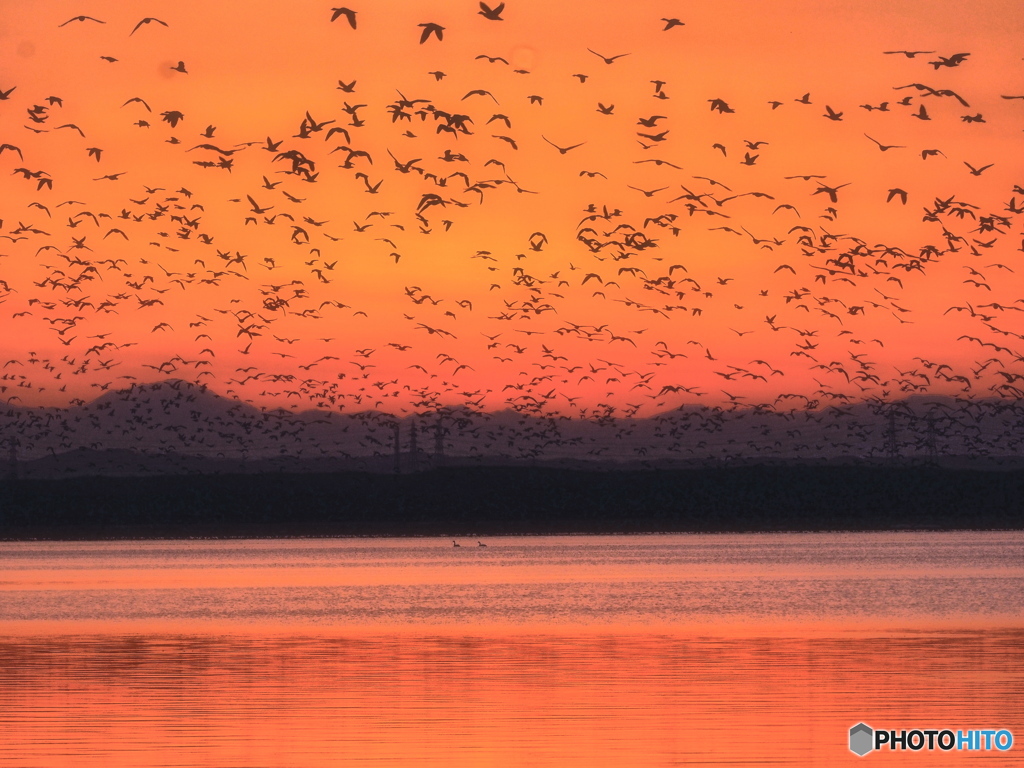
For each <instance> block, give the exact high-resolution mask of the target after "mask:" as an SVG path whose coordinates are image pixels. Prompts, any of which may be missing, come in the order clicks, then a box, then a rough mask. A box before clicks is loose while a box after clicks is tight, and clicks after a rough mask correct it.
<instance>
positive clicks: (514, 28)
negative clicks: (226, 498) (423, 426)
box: [0, 0, 1024, 415]
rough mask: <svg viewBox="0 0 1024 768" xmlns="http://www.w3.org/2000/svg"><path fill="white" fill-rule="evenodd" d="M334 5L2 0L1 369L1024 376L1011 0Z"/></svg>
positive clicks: (569, 392)
mask: <svg viewBox="0 0 1024 768" xmlns="http://www.w3.org/2000/svg"><path fill="white" fill-rule="evenodd" d="M497 6H498V4H497V3H495V4H494V6H493V8H497ZM338 7H340V6H338ZM346 10H351V11H353V12H354V15H353V16H352V18H353V19H354V22H355V24H354V28H353V25H352V24H351V23H350V21H349V15H348V14H347V13H341V12H337V11H335V7H334V6H332V5H331V4H329V3H301V4H297V5H294V4H283V3H276V2H268V1H266V0H254V1H253V2H246V3H234V2H213V3H197V2H179V3H174V4H145V3H141V4H140V3H132V4H126V3H123V2H113V1H111V2H95V1H93V0H88V1H87V2H76V3H64V2H51V3H46V4H40V3H35V2H29V1H28V0H4V1H3V2H0V96H2V97H3V100H2V101H0V144H2V145H3V147H2V148H3V152H2V153H0V220H2V227H0V317H2V318H3V320H2V325H0V328H2V329H3V330H2V334H0V365H2V366H3V372H2V374H3V376H4V381H2V382H0V385H2V386H3V387H4V390H3V392H2V395H0V397H2V398H3V399H5V400H7V399H8V398H16V399H13V400H11V402H14V403H18V404H21V405H66V404H69V403H72V402H75V401H77V400H85V401H88V400H91V399H93V398H95V397H96V396H97V395H99V394H100V393H101V391H102V390H105V389H119V388H124V387H128V386H130V385H131V384H132V383H136V382H150V381H159V380H162V379H167V378H173V379H185V380H188V381H192V382H199V383H203V384H205V385H207V386H208V387H210V388H211V389H213V390H214V391H216V392H219V393H220V394H224V395H228V396H234V397H238V398H240V399H242V400H245V401H248V402H251V403H253V404H257V405H266V406H283V407H295V408H300V409H304V408H313V407H320V408H326V409H329V410H334V411H337V410H345V411H347V412H351V411H358V410H365V409H371V408H375V409H377V410H381V411H388V412H393V413H408V412H411V411H423V410H429V409H431V408H433V407H436V406H438V405H453V404H460V403H470V404H472V405H473V406H474V407H476V408H479V409H483V410H500V409H503V408H508V407H510V406H513V407H518V408H522V409H533V410H538V411H545V412H554V411H558V412H561V413H565V414H571V415H588V414H593V413H595V412H598V411H602V410H604V409H607V408H608V407H614V408H615V409H617V411H618V412H620V413H621V412H622V411H623V410H625V411H626V412H639V413H640V414H651V413H656V412H659V411H663V410H666V409H669V408H672V407H676V406H679V405H681V404H683V403H688V402H701V403H708V404H721V403H728V402H730V400H733V401H737V402H740V403H743V404H757V403H769V404H771V403H774V402H776V398H778V397H779V395H782V394H797V395H802V396H804V397H805V398H806V401H808V402H811V403H812V404H822V405H823V404H830V403H833V402H836V401H837V400H846V399H847V398H849V399H852V400H862V399H867V398H881V399H893V398H896V397H901V396H904V395H906V394H911V393H929V394H930V393H942V394H965V395H968V396H975V397H1004V398H1010V399H1014V400H1016V399H1020V398H1021V397H1024V365H1022V362H1024V358H1022V354H1024V321H1022V315H1024V291H1022V290H1021V289H1022V287H1024V263H1022V260H1021V253H1022V250H1024V234H1022V230H1021V226H1020V214H1019V212H1020V211H1022V210H1024V188H1022V185H1024V152H1022V151H1021V150H1022V142H1021V137H1022V130H1024V44H1022V43H1021V41H1022V40H1024V8H1022V7H1021V6H1020V4H1019V3H1015V2H1010V1H1009V0H999V1H998V2H996V1H987V2H986V1H981V2H974V3H970V4H965V3H953V2H944V1H943V2H936V1H935V0H929V2H923V0H917V1H914V2H898V3H892V2H880V1H876V0H865V1H864V2H857V3H839V2H808V1H806V0H804V1H802V2H797V1H795V0H790V1H786V0H783V1H780V2H774V3H770V4H751V3H741V2H732V1H725V2H716V3H705V4H678V3H670V2H648V1H646V0H645V2H641V3H637V4H626V3H606V2H591V3H586V4H583V3H550V2H538V1H536V0H508V1H507V2H506V3H505V4H504V8H503V9H502V10H501V11H500V13H498V14H491V15H497V16H499V17H500V19H490V18H487V17H486V15H485V14H484V13H483V12H482V11H481V6H480V4H478V3H475V2H468V1H460V2H411V1H403V2H396V1H394V0H384V1H380V0H378V1H377V2H373V3H367V4H365V5H358V4H356V5H352V6H350V7H348V8H347V9H346ZM149 14H153V16H150V15H149ZM332 16H337V18H335V19H333V20H332ZM673 20H678V22H680V23H674V22H673ZM427 24H434V25H439V26H440V27H441V28H443V32H442V35H441V36H442V39H438V38H437V36H436V35H429V37H428V38H427V39H425V40H423V41H422V42H421V35H423V34H427V33H428V32H429V31H430V29H431V27H427V26H424V25H427ZM901 51H909V52H918V51H919V52H921V53H917V54H916V55H913V56H910V55H908V54H905V53H900V52H901ZM887 52H889V53H887ZM894 52H895V53H894ZM613 57H614V58H613ZM869 107H870V109H869ZM570 147H572V148H571V149H570ZM926 150H934V151H933V152H927V151H926ZM904 196H905V198H906V202H905V203H904V202H903V197H904ZM833 198H834V199H833Z"/></svg>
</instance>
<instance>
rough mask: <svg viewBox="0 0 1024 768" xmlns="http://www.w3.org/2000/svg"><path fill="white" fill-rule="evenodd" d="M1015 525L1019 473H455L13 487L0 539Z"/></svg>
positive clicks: (1022, 506)
mask: <svg viewBox="0 0 1024 768" xmlns="http://www.w3.org/2000/svg"><path fill="white" fill-rule="evenodd" d="M1021 529H1024V471H1004V472H999V473H992V472H987V471H984V470H950V469H941V468H935V467H900V468H893V467H888V468H886V467H849V466H832V467H821V466H818V467H808V466H802V467H800V466H797V467H793V466H790V467H778V466H749V467H733V468H713V469H680V470H654V471H650V470H645V471H619V472H600V471H587V470H578V469H553V468H547V467H533V468H531V467H468V468H467V467H450V468H443V469H435V470H431V471H428V472H420V473H415V474H403V475H391V476H382V475H379V474H373V473H359V472H341V473H319V474H317V473H302V474H287V473H274V474H263V475H187V476H155V477H84V478H65V479H61V480H35V479H21V480H15V481H8V482H6V483H3V484H2V485H0V540H8V541H10V540H31V539H37V540H43V539H48V540H114V539H139V538H143V539H160V538H165V539H166V538H174V539H182V538H184V539H187V538H225V539H236V538H321V537H330V538H338V537H351V538H358V537H417V536H449V537H453V538H458V537H487V536H509V535H568V534H581V535H587V534H597V535H599V534H657V533H754V532H813V531H849V532H855V531H903V530H906V531H926V530H931V531H954V530H977V531H984V530H1021Z"/></svg>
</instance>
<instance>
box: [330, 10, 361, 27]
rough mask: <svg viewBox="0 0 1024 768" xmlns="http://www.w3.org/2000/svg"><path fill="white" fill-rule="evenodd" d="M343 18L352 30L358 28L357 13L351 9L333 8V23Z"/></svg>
mask: <svg viewBox="0 0 1024 768" xmlns="http://www.w3.org/2000/svg"><path fill="white" fill-rule="evenodd" d="M342 16H344V17H345V20H346V21H347V22H348V25H349V26H350V27H352V29H355V28H356V12H355V11H353V10H352V9H351V8H331V21H337V20H338V19H340V18H341V17H342Z"/></svg>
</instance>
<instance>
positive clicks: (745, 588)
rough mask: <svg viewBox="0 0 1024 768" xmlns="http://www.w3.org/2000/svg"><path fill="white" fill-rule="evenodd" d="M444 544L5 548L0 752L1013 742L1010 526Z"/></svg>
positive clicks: (1021, 720)
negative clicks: (994, 732) (995, 732)
mask: <svg viewBox="0 0 1024 768" xmlns="http://www.w3.org/2000/svg"><path fill="white" fill-rule="evenodd" d="M456 543H458V544H459V545H460V546H458V547H456V546H454V545H453V542H452V540H450V539H276V540H219V541H212V540H192V541H145V542H142V541H112V542H8V543H0V765H3V766H33V767H34V766H328V765H350V764H356V765H417V766H419V765H427V766H431V765H437V766H441V765H444V766H452V765H455V766H463V765H465V766H555V765H557V766H577V765H579V766H588V768H593V766H604V765H609V766H613V765H614V766H634V765H635V766H668V765H679V764H691V763H693V764H703V765H742V764H748V763H772V764H778V765H835V764H843V763H849V764H854V763H856V762H857V761H859V760H861V759H862V758H859V757H856V756H855V755H854V754H853V753H852V752H850V750H849V748H848V732H849V729H850V727H851V726H853V725H854V724H856V723H858V722H861V721H863V722H865V723H867V724H869V725H871V726H873V727H875V728H878V729H895V730H898V729H907V730H912V729H926V728H937V729H943V728H949V729H953V730H957V729H962V730H968V729H1000V728H1005V729H1007V730H1009V731H1010V732H1012V733H1013V734H1014V736H1015V737H1016V738H1017V739H1018V740H1019V739H1021V738H1024V714H1022V712H1024V708H1022V707H1021V705H1020V701H1021V699H1022V697H1024V613H1022V603H1024V601H1022V595H1024V533H1021V532H1009V533H999V532H990V533H969V532H957V533H927V532H898V533H858V534H820V533H815V534H760V535H755V534H749V535H746V534H745V535H650V536H600V537H598V536H561V537H508V538H489V539H484V540H482V541H479V542H478V540H476V539H460V540H458V541H457V542H456ZM481 544H483V545H486V546H481ZM1022 755H1024V745H1022V743H1021V742H1019V741H1018V743H1015V744H1014V745H1013V747H1012V748H1011V749H1009V750H1008V751H1005V752H1004V751H998V750H995V749H992V750H989V751H988V752H985V751H974V752H966V751H957V750H952V751H948V752H946V751H940V750H934V751H925V752H922V753H920V754H918V753H916V752H889V751H885V752H883V753H880V754H878V755H869V756H868V757H867V758H863V759H869V760H883V761H885V762H887V763H889V762H891V763H898V764H903V763H908V762H910V761H918V762H919V761H927V763H928V765H954V764H955V765H963V764H965V762H966V763H970V762H973V761H975V760H979V759H998V760H999V765H1024V759H1022Z"/></svg>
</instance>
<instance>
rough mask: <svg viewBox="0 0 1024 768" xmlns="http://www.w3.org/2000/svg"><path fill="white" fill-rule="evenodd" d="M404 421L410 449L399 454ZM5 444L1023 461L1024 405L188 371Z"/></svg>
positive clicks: (117, 462) (272, 458)
mask: <svg viewBox="0 0 1024 768" xmlns="http://www.w3.org/2000/svg"><path fill="white" fill-rule="evenodd" d="M396 435H397V439H398V445H399V449H400V451H399V456H398V457H397V459H396V455H395V442H396ZM0 445H4V446H6V448H5V455H4V456H2V457H0V458H3V459H6V463H7V465H8V470H9V471H14V467H15V466H16V467H17V472H18V473H19V474H20V475H21V476H24V477H62V476H69V475H71V476H74V475H83V474H84V475H91V474H95V475H134V474H142V475H149V474H180V473H210V472H218V473H228V472H231V473H236V472H239V473H247V472H281V471H289V472H292V471H307V472H330V471H353V470H362V471H371V472H392V471H395V469H396V465H397V468H398V469H399V470H400V471H403V472H409V471H416V470H422V469H427V468H430V467H434V466H440V465H448V466H451V465H466V464H486V465H502V464H508V465H524V464H526V465H554V466H572V467H593V468H607V469H613V468H640V467H649V468H658V467H665V468H668V467H680V466H695V465H705V464H713V465H722V464H751V463H793V462H797V463H807V462H812V463H828V464H834V463H856V462H860V463H864V462H867V463H891V462H916V463H922V462H931V463H937V464H940V465H943V466H972V467H986V468H1001V467H1004V468H1011V467H1021V466H1024V404H1021V403H1018V402H1016V401H1006V400H999V399H984V400H981V399H979V400H964V399H956V398H951V397H936V396H912V397H908V398H906V399H902V400H898V401H893V402H890V403H884V404H883V403H877V402H865V403H851V404H840V405H835V406H829V407H827V408H823V409H819V410H802V409H799V408H789V407H787V406H785V404H779V405H778V407H777V409H776V410H772V409H769V408H763V407H759V408H751V407H736V408H732V409H727V408H720V407H712V406H702V405H685V406H683V407H681V408H678V409H675V410H671V411H666V412H664V413H661V414H659V415H657V416H653V417H650V418H616V417H614V416H606V417H604V418H599V419H591V420H584V419H580V418H569V417H566V416H564V415H559V414H541V413H530V412H525V411H522V412H517V411H513V410H505V411H498V412H489V413H485V412H475V411H472V410H469V409H467V408H464V407H459V408H451V409H442V410H440V411H432V412H429V413H421V414H414V415H405V416H402V417H395V416H392V415H389V414H386V413H381V412H377V411H365V412H362V413H352V414H347V413H331V412H326V411H319V410H314V411H303V412H294V411H288V410H261V409H259V408H255V407H253V406H251V405H248V404H246V403H243V402H240V401H237V400H232V399H229V398H225V397H222V396H220V395H218V394H216V393H215V392H213V391H211V390H209V389H207V388H204V387H202V386H199V385H195V384H191V383H188V382H184V381H180V380H168V381H163V382H157V383H150V384H137V385H134V386H132V387H131V388H129V389H125V390H121V391H116V392H106V393H104V394H103V395H101V396H100V397H98V398H97V399H95V400H94V401H92V402H90V403H85V404H81V405H77V406H73V407H69V408H45V407H40V408H28V407H20V406H16V405H7V406H5V407H3V409H2V410H0Z"/></svg>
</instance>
